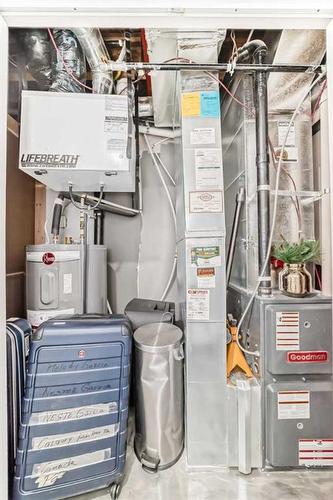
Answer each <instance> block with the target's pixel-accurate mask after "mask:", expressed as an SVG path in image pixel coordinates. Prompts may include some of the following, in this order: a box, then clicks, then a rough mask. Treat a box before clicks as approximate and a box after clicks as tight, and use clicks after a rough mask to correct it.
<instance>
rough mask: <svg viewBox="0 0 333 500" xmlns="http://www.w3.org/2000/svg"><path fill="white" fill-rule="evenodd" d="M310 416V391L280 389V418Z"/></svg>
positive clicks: (303, 417)
mask: <svg viewBox="0 0 333 500" xmlns="http://www.w3.org/2000/svg"><path fill="white" fill-rule="evenodd" d="M294 418H297V419H305V418H306V419H308V418H310V391H279V392H278V419H279V420H288V419H294Z"/></svg>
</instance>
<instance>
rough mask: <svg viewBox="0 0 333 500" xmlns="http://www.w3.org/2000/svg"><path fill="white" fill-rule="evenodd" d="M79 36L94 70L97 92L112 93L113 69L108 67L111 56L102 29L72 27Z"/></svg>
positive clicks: (93, 83)
mask: <svg viewBox="0 0 333 500" xmlns="http://www.w3.org/2000/svg"><path fill="white" fill-rule="evenodd" d="M72 31H73V33H74V34H75V36H76V37H77V38H78V40H79V42H80V44H81V46H82V48H83V51H84V53H85V56H86V58H87V61H88V64H89V66H90V69H91V72H92V87H93V92H94V93H96V94H111V93H112V90H113V76H112V71H110V70H108V69H107V68H106V65H107V64H108V63H109V62H110V57H109V54H108V51H107V49H106V46H105V43H104V40H103V37H102V34H101V32H100V30H98V29H95V28H72Z"/></svg>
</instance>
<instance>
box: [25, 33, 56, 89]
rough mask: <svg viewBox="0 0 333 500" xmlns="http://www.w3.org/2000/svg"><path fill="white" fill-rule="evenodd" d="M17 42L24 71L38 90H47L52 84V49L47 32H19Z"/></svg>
mask: <svg viewBox="0 0 333 500" xmlns="http://www.w3.org/2000/svg"><path fill="white" fill-rule="evenodd" d="M18 42H19V47H20V52H21V53H22V60H23V61H25V69H26V71H28V72H29V73H30V74H31V76H32V77H33V78H34V80H36V82H37V84H38V87H39V90H49V88H50V85H51V83H52V66H51V53H52V47H51V44H50V39H49V36H48V33H47V31H46V30H45V29H23V30H20V31H19V38H18Z"/></svg>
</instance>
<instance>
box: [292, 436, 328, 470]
mask: <svg viewBox="0 0 333 500" xmlns="http://www.w3.org/2000/svg"><path fill="white" fill-rule="evenodd" d="M298 464H299V465H306V466H311V467H316V466H317V467H318V466H331V465H333V439H299V441H298Z"/></svg>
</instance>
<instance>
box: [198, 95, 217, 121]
mask: <svg viewBox="0 0 333 500" xmlns="http://www.w3.org/2000/svg"><path fill="white" fill-rule="evenodd" d="M200 116H202V117H203V118H218V117H219V116H220V96H219V93H218V91H217V90H211V91H204V92H200Z"/></svg>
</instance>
